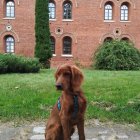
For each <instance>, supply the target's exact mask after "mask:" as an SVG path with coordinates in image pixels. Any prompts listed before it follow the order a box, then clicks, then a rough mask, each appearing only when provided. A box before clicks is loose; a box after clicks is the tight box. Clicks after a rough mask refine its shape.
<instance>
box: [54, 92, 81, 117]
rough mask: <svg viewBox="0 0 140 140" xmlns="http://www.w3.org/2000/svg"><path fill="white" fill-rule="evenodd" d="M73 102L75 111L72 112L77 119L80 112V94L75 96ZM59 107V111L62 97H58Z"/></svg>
mask: <svg viewBox="0 0 140 140" xmlns="http://www.w3.org/2000/svg"><path fill="white" fill-rule="evenodd" d="M73 103H74V112H73V113H72V118H73V119H75V118H76V116H77V114H78V111H79V104H78V96H77V95H75V96H73ZM57 108H58V110H59V111H60V110H61V103H60V97H59V98H58V102H57Z"/></svg>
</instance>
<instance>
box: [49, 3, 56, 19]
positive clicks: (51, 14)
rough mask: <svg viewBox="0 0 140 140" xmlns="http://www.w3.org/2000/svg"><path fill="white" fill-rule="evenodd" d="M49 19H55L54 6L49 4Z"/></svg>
mask: <svg viewBox="0 0 140 140" xmlns="http://www.w3.org/2000/svg"><path fill="white" fill-rule="evenodd" d="M49 19H55V4H54V2H49Z"/></svg>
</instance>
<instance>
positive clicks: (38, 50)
mask: <svg viewBox="0 0 140 140" xmlns="http://www.w3.org/2000/svg"><path fill="white" fill-rule="evenodd" d="M48 13H49V11H48V0H36V6H35V37H36V46H35V56H36V57H37V58H39V61H40V62H41V63H42V64H43V65H44V66H47V67H48V64H49V60H50V58H51V57H52V53H51V46H50V29H49V14H48Z"/></svg>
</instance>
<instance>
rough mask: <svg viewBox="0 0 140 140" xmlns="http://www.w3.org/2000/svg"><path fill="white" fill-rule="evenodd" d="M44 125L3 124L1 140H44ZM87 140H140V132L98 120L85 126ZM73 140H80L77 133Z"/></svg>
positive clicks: (0, 130) (0, 134)
mask: <svg viewBox="0 0 140 140" xmlns="http://www.w3.org/2000/svg"><path fill="white" fill-rule="evenodd" d="M44 130H45V126H44V123H42V122H39V123H32V124H26V125H22V126H18V127H13V126H11V125H9V124H1V126H0V140H44ZM85 134H86V140H140V131H134V130H133V129H132V127H130V126H124V125H120V124H111V123H106V124H101V123H99V122H98V120H94V121H92V123H91V122H90V124H89V123H87V124H86V125H85ZM72 140H79V138H78V134H77V131H76V132H75V133H74V135H73V136H72Z"/></svg>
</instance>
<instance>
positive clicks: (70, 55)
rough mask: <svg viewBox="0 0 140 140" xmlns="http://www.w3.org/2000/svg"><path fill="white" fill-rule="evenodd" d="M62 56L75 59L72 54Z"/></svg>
mask: <svg viewBox="0 0 140 140" xmlns="http://www.w3.org/2000/svg"><path fill="white" fill-rule="evenodd" d="M61 56H62V57H73V55H72V54H62V55H61Z"/></svg>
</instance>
